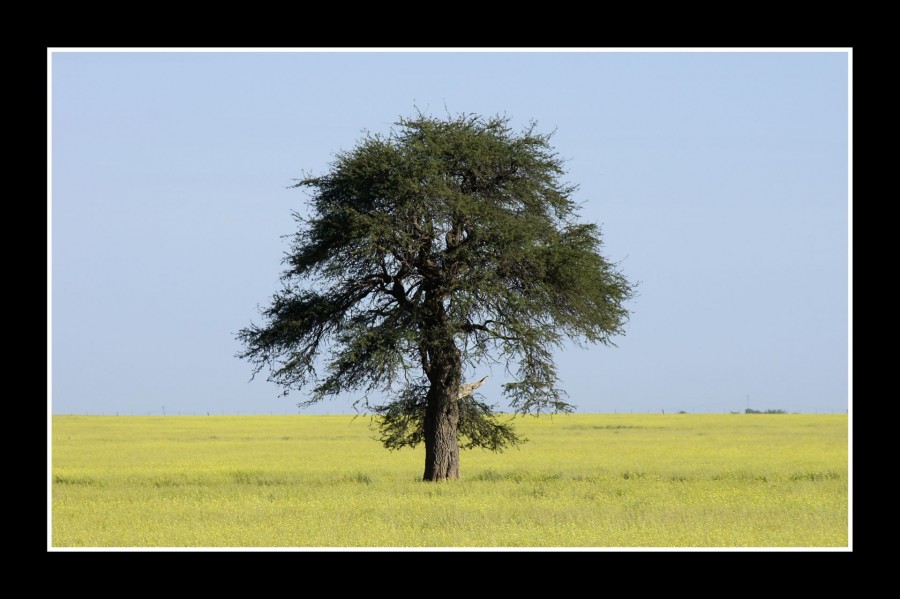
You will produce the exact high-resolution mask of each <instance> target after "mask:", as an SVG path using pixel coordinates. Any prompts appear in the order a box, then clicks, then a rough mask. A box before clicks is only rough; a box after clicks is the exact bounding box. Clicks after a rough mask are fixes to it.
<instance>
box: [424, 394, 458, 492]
mask: <svg viewBox="0 0 900 599" xmlns="http://www.w3.org/2000/svg"><path fill="white" fill-rule="evenodd" d="M458 426H459V401H458V399H457V398H456V393H455V392H451V391H450V390H449V389H446V388H437V387H435V386H432V387H431V390H430V391H429V392H428V407H427V408H426V412H425V475H424V476H423V480H427V481H438V480H446V479H455V478H459V435H458V432H457V427H458Z"/></svg>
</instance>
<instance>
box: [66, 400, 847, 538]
mask: <svg viewBox="0 0 900 599" xmlns="http://www.w3.org/2000/svg"><path fill="white" fill-rule="evenodd" d="M516 426H517V430H518V431H519V432H520V433H521V434H522V435H523V436H525V437H527V438H528V439H529V442H528V443H526V444H525V445H523V446H522V447H521V448H519V449H512V450H508V451H506V452H504V453H500V454H495V453H490V452H485V451H480V450H475V451H467V452H463V453H462V458H461V474H462V479H461V480H459V481H452V482H445V483H425V482H422V481H421V476H422V470H423V466H424V450H423V448H421V447H419V448H416V449H410V450H403V451H397V452H388V451H387V450H385V449H383V448H382V447H381V446H380V444H379V443H378V442H377V441H376V440H374V433H373V431H372V430H371V429H370V428H369V420H368V418H366V417H359V418H356V419H353V417H351V416H309V415H299V416H167V417H152V416H121V417H120V416H53V417H52V427H51V431H50V441H51V445H52V457H51V459H52V465H51V472H50V498H49V503H50V515H51V528H50V537H51V538H50V539H49V544H50V548H51V549H56V548H100V547H104V548H106V547H119V548H132V547H134V548H146V547H191V548H206V547H209V548H213V547H265V548H316V547H362V548H370V547H373V548H374V547H385V548H397V547H409V548H428V547H497V548H505V547H509V548H519V547H540V548H544V547H560V548H575V547H584V548H625V547H643V548H660V547H668V548H700V547H711V548H724V547H737V548H750V547H765V548H770V547H771V548H775V547H787V548H844V549H847V548H848V547H849V544H850V536H849V521H848V513H849V510H848V505H849V492H848V491H849V484H848V482H849V476H848V418H847V416H846V415H843V414H842V415H799V414H785V415H755V414H728V415H726V414H716V415H713V414H672V415H639V414H633V415H626V414H618V415H613V414H592V415H581V414H577V415H566V416H554V417H552V418H551V417H546V416H542V417H540V418H534V417H524V418H521V417H520V418H517V424H516Z"/></svg>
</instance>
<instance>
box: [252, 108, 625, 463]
mask: <svg viewBox="0 0 900 599" xmlns="http://www.w3.org/2000/svg"><path fill="white" fill-rule="evenodd" d="M550 137H551V136H550V135H549V134H541V133H538V132H537V130H536V125H535V124H533V123H532V124H531V125H529V126H528V127H526V128H525V129H524V130H522V131H514V130H513V129H512V128H511V127H510V123H509V119H508V118H507V117H503V116H494V117H490V118H484V117H481V116H478V115H459V116H448V117H447V118H444V119H439V118H434V117H429V116H425V115H422V114H417V115H415V116H414V117H412V118H405V119H401V120H400V121H399V122H398V123H396V125H395V128H394V129H392V130H391V131H390V133H389V134H387V135H380V134H366V135H365V136H364V137H363V139H362V140H361V141H360V142H359V143H358V144H357V146H356V147H354V148H353V149H352V150H349V151H343V152H340V153H338V154H337V155H336V156H335V159H334V161H333V163H332V164H331V168H330V170H329V172H327V173H326V174H323V175H319V176H307V177H305V178H302V179H300V180H298V181H296V184H295V185H294V186H293V187H297V188H305V189H308V190H310V192H311V193H310V197H311V201H310V211H309V212H310V214H311V216H310V217H308V218H304V217H303V216H301V215H300V214H299V213H296V212H295V213H294V215H293V216H294V219H295V220H296V222H297V225H298V230H297V232H296V233H295V234H294V236H293V240H292V246H291V249H290V251H289V252H288V253H287V255H286V256H285V259H284V264H285V266H286V268H285V270H284V272H283V275H282V288H281V289H280V290H279V291H278V292H277V293H275V294H274V296H273V297H272V300H271V303H270V304H269V305H268V307H266V308H264V309H263V310H262V317H263V318H264V320H265V322H264V323H263V324H261V325H251V326H249V327H247V328H244V329H242V330H241V331H240V332H239V333H238V339H239V340H240V341H241V342H242V344H243V346H244V350H243V351H242V352H241V353H239V354H238V356H239V357H241V358H244V359H247V360H249V361H250V362H251V363H252V365H253V369H254V370H253V372H254V374H257V373H259V372H260V371H262V370H263V369H268V371H269V375H268V378H269V380H271V381H273V382H275V383H277V384H278V385H280V386H281V387H282V389H283V391H284V393H285V394H287V393H289V392H290V391H292V390H299V389H301V388H309V390H310V394H309V395H308V396H307V398H305V399H304V400H303V401H302V402H300V404H299V405H301V406H306V405H310V404H313V403H316V402H318V401H321V400H322V399H325V398H328V397H332V396H336V395H339V394H343V393H347V392H357V393H360V392H361V393H362V397H363V398H364V399H363V400H362V401H364V402H366V405H368V403H367V402H368V398H369V397H370V395H371V394H372V393H373V392H383V393H384V394H385V395H386V396H388V397H392V398H393V399H391V400H389V401H388V402H387V403H386V404H382V405H374V406H372V405H369V408H370V409H371V410H372V411H374V413H375V414H376V415H377V420H376V421H377V426H378V427H379V430H380V432H381V440H382V442H383V444H384V445H385V446H386V447H388V448H399V447H403V446H415V445H417V444H419V443H421V442H423V441H424V443H425V446H426V473H425V478H426V479H427V480H439V479H443V478H456V477H458V468H459V466H458V449H459V446H460V445H462V447H463V448H467V447H485V448H488V449H491V450H501V449H503V448H504V447H507V446H509V445H512V444H515V443H518V442H519V441H520V439H519V438H518V437H517V436H516V434H515V431H514V430H513V428H512V426H511V425H510V424H509V422H503V421H501V419H500V418H499V417H498V414H497V413H495V412H494V408H493V407H492V406H490V405H488V404H487V403H485V402H483V401H481V400H479V399H477V398H476V397H475V396H474V395H463V396H461V397H460V396H459V395H460V394H459V388H460V385H461V383H462V376H463V374H464V373H467V372H471V373H473V375H474V374H480V373H479V371H478V367H479V366H485V365H487V366H490V365H493V364H500V365H503V366H504V367H505V369H506V371H507V372H508V374H509V378H510V379H511V380H510V382H507V383H505V384H504V385H503V393H504V395H505V397H506V400H507V403H508V405H509V407H510V408H511V411H512V412H514V413H542V412H567V411H571V410H572V408H573V406H571V405H570V404H569V403H567V401H566V396H565V394H564V391H563V390H562V389H561V387H560V385H559V380H558V377H557V370H556V365H555V362H554V353H553V352H554V350H555V349H558V348H561V347H562V346H563V343H564V342H565V341H566V340H571V341H573V342H574V343H576V344H578V345H582V346H585V345H587V344H595V343H600V344H605V345H610V344H612V338H613V337H614V336H616V335H620V334H623V333H624V328H623V327H624V325H625V323H626V322H627V319H628V315H629V313H628V310H627V309H626V307H625V303H626V301H627V300H628V299H630V298H631V297H632V296H633V293H634V289H633V285H632V284H631V283H630V282H629V281H628V280H627V279H626V278H625V277H624V275H622V274H621V273H620V272H619V271H618V270H617V269H616V266H615V265H614V264H612V263H610V262H609V261H607V260H606V259H605V258H604V257H603V256H602V255H601V253H600V248H601V236H600V230H599V228H598V226H597V225H595V224H591V223H586V222H580V220H579V218H578V205H577V204H576V203H575V201H574V199H573V195H574V194H575V192H576V190H577V187H576V186H575V185H572V184H569V183H566V182H564V181H563V177H564V175H565V170H564V168H563V161H562V160H561V158H560V157H559V156H558V154H557V153H556V152H555V150H554V149H553V148H552V147H551V146H550ZM322 359H324V360H325V366H324V369H323V368H321V367H319V368H318V369H317V363H318V362H319V361H320V360H322ZM320 370H321V371H320ZM445 446H446V447H445Z"/></svg>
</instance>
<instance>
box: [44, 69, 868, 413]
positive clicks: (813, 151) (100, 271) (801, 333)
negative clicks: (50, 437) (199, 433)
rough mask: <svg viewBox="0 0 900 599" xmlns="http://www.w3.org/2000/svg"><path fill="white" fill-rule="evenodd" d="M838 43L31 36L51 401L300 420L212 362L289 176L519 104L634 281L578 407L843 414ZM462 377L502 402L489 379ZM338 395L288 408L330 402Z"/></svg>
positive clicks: (581, 363) (573, 381)
mask: <svg viewBox="0 0 900 599" xmlns="http://www.w3.org/2000/svg"><path fill="white" fill-rule="evenodd" d="M849 63H850V56H849V52H847V51H807V52H797V51H790V52H761V51H741V52H715V51H702V52H675V51H654V52H633V51H632V52H608V51H603V52H601V51H591V52H570V51H566V52H551V51H532V52H512V51H508V52H507V51H503V52H459V51H445V52H415V51H403V52H383V51H347V52H333V51H332V52H310V51H285V52H212V51H211V52H177V51H174V52H164V51H148V52H116V51H103V52H86V51H71V52H70V51H51V56H50V65H51V66H50V68H51V71H50V83H51V96H50V111H49V114H50V125H51V145H52V147H51V156H50V158H51V169H50V172H49V183H50V200H49V207H50V218H49V222H48V230H49V232H50V250H51V261H50V265H49V275H50V285H51V292H50V298H49V299H50V310H49V312H48V320H49V323H50V326H51V339H50V342H51V349H50V372H49V373H48V378H49V382H50V385H49V390H50V393H49V403H50V406H49V407H50V410H51V411H52V413H54V414H68V413H79V414H114V413H119V414H148V413H151V414H160V413H162V412H163V410H165V413H166V414H179V413H180V414H205V413H207V412H209V413H211V414H220V413H225V414H251V413H259V414H269V413H273V414H282V413H298V409H297V408H296V405H295V404H296V403H297V402H298V401H300V400H301V399H302V396H299V395H294V394H292V395H290V396H288V397H282V396H280V389H279V388H277V387H276V386H275V385H273V384H271V383H268V382H267V381H266V380H265V377H264V376H259V377H257V378H256V379H255V380H253V381H250V375H251V368H250V365H249V364H248V363H246V362H242V361H241V360H238V359H237V358H235V357H234V355H235V353H236V352H237V351H239V349H240V346H239V345H238V343H237V341H236V340H235V337H234V335H235V333H236V332H237V331H238V330H239V329H240V328H242V327H245V326H247V325H248V324H250V323H251V322H260V318H259V316H258V306H262V305H265V304H266V303H267V302H268V300H269V299H270V298H271V296H272V294H273V293H274V292H275V291H276V289H277V288H278V286H279V274H280V272H281V270H282V264H281V259H282V257H283V255H284V252H285V251H286V250H287V249H288V247H289V246H288V243H287V240H286V239H284V238H283V236H285V235H290V234H291V233H293V232H294V221H293V220H292V218H291V211H292V210H297V211H299V212H303V211H304V210H305V203H306V201H307V199H308V197H307V196H306V194H305V193H304V192H303V191H301V190H298V189H288V187H289V186H290V185H291V183H292V180H293V179H294V178H297V177H300V176H302V175H303V174H304V173H312V174H320V173H323V172H325V171H326V170H327V169H328V166H329V163H330V161H331V160H332V158H333V155H334V153H335V152H337V151H340V150H347V149H351V148H352V147H353V146H354V145H355V144H356V142H357V141H358V140H359V139H360V138H361V136H362V134H363V132H364V131H365V130H368V131H371V132H387V131H388V129H389V128H390V126H391V124H392V123H393V122H395V121H396V120H397V119H398V118H399V117H401V116H410V115H412V114H413V113H414V112H415V111H416V109H417V108H418V109H419V110H422V111H423V112H425V113H429V114H434V115H437V116H440V115H444V114H446V111H448V110H449V111H450V112H451V113H453V114H457V113H463V112H464V113H478V114H483V115H493V114H506V115H507V116H509V117H511V119H512V123H513V125H514V126H516V127H524V126H525V125H526V124H527V123H528V122H529V121H531V120H535V121H537V123H538V129H539V130H540V131H545V132H549V131H555V134H554V136H553V138H552V144H553V146H554V147H555V148H556V150H557V151H558V152H559V153H560V155H562V156H563V157H565V158H566V159H567V160H568V162H567V166H568V176H567V180H569V181H570V182H572V183H577V184H578V185H580V188H579V190H578V192H577V194H576V196H575V199H576V200H577V201H579V202H583V208H582V211H581V216H582V218H583V219H584V220H586V221H590V222H595V223H597V224H599V225H600V226H601V230H602V234H603V240H604V244H605V245H604V249H603V251H604V255H605V256H606V257H607V258H608V259H610V260H612V261H614V262H617V263H618V264H619V266H620V269H621V270H622V272H623V273H624V274H625V275H626V276H627V277H628V278H629V279H630V280H632V281H639V282H640V286H639V295H638V296H637V297H636V298H635V299H634V300H633V301H632V302H631V303H630V304H629V306H628V307H629V308H630V309H631V310H632V316H631V320H630V322H629V323H628V325H627V327H626V335H625V336H624V337H619V338H618V339H617V347H603V346H596V347H591V348H587V349H578V348H574V347H573V348H569V349H566V350H565V351H561V352H558V353H557V364H558V366H559V375H560V379H561V381H562V387H563V388H564V389H565V390H566V391H567V392H568V394H569V400H570V401H571V403H573V404H575V405H576V406H577V408H578V411H579V412H619V413H622V412H629V411H633V412H635V413H638V412H655V413H659V412H660V411H662V410H665V411H666V413H670V412H676V411H679V410H684V411H688V412H725V411H743V410H744V409H745V408H746V407H748V406H749V407H752V408H754V409H784V410H788V411H797V412H810V413H811V412H819V413H823V412H836V413H837V412H844V411H845V410H847V409H848V407H849V403H850V389H849V384H848V379H849V373H850V369H849V359H850V340H849V331H850V322H849V317H848V314H849V311H848V304H849V299H850V286H849V285H850V277H849V274H850V270H849V255H850V250H849V242H850V238H849V214H850V212H851V211H850V208H851V203H850V195H849V185H848V182H849V173H850V163H849V155H850V154H849V151H850V139H849V136H848V131H849V110H848V108H849V97H850V95H851V89H850V78H849V70H850V69H849V66H850V65H849ZM470 374H471V375H472V376H473V378H481V376H483V374H492V375H493V376H492V378H491V379H489V381H488V383H486V384H485V385H484V387H482V389H481V391H483V393H484V396H485V398H486V399H487V401H488V402H489V403H494V404H495V405H497V406H498V407H500V408H503V407H504V406H503V403H502V397H501V395H500V391H501V387H500V385H501V383H502V382H503V380H504V377H503V372H502V371H498V370H496V369H495V371H494V372H493V373H491V372H490V371H487V370H485V371H483V372H482V371H478V372H476V373H470ZM353 399H354V397H352V396H350V397H346V398H343V399H340V400H334V401H331V402H327V403H323V404H319V405H318V406H316V407H314V408H311V409H307V410H304V411H303V413H310V414H316V413H352V408H351V407H350V404H351V402H352V400H353Z"/></svg>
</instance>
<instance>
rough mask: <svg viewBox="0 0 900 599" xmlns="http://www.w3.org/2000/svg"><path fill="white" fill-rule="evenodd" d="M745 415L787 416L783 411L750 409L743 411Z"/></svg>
mask: <svg viewBox="0 0 900 599" xmlns="http://www.w3.org/2000/svg"><path fill="white" fill-rule="evenodd" d="M744 413H745V414H787V412H785V411H784V410H754V409H752V408H747V409H746V410H744Z"/></svg>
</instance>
